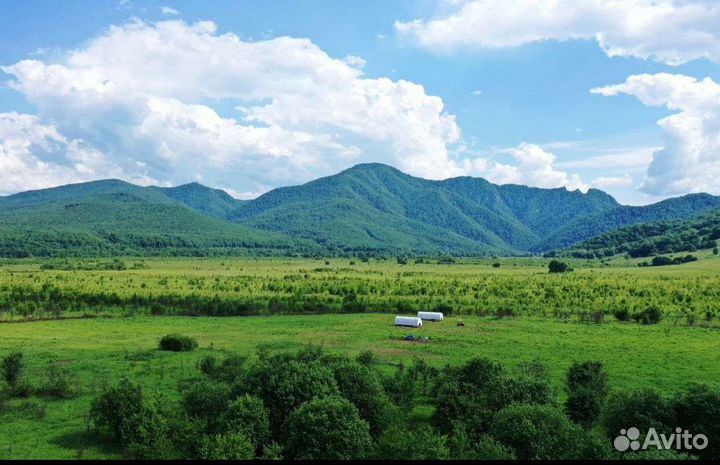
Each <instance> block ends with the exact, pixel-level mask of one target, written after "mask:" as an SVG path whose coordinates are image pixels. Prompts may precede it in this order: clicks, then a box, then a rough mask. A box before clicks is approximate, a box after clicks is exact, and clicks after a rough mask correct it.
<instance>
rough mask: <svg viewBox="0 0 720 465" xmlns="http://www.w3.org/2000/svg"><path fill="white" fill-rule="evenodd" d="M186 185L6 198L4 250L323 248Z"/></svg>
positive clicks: (0, 218) (0, 222)
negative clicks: (262, 225)
mask: <svg viewBox="0 0 720 465" xmlns="http://www.w3.org/2000/svg"><path fill="white" fill-rule="evenodd" d="M183 188H184V186H181V187H177V188H173V189H160V188H155V187H138V186H135V185H132V184H129V183H126V182H123V181H117V180H107V181H96V182H90V183H84V184H74V185H68V186H62V187H58V188H54V189H42V190H38V191H30V192H23V193H20V194H16V195H12V196H9V197H3V198H0V256H5V257H26V256H64V255H73V256H96V255H183V256H202V255H239V254H247V255H269V254H278V253H285V252H287V251H300V250H302V251H316V250H318V249H319V247H317V246H316V245H315V244H310V243H307V244H303V243H301V242H300V241H296V240H293V239H290V238H288V237H285V236H282V235H278V234H273V233H267V232H264V231H257V230H253V229H251V228H248V227H246V226H243V225H239V224H233V223H230V222H228V221H225V220H221V219H216V218H213V217H212V216H209V215H208V214H203V213H205V212H212V213H217V212H218V211H219V210H220V208H221V207H219V206H217V205H215V206H213V205H214V204H212V203H210V202H199V201H198V202H196V201H195V200H196V199H198V198H214V197H213V196H217V197H218V198H219V199H224V197H223V196H221V195H219V194H218V193H217V191H214V190H212V189H208V188H205V187H202V189H204V190H205V191H207V192H204V193H203V192H202V189H197V188H195V187H193V190H194V191H196V192H195V195H194V196H193V195H187V191H185V190H184V189H183ZM223 194H224V193H223ZM225 195H227V194H225ZM178 196H182V199H183V200H182V201H179V200H176V199H175V197H178ZM228 197H229V196H228ZM230 199H232V198H231V197H230ZM233 200H234V199H233ZM193 203H195V204H196V205H195V207H196V208H197V209H198V210H193V209H192V208H191V206H190V205H193ZM186 204H187V205H186ZM220 204H221V202H218V205H220ZM203 210H205V211H204V212H203V213H201V212H202V211H203Z"/></svg>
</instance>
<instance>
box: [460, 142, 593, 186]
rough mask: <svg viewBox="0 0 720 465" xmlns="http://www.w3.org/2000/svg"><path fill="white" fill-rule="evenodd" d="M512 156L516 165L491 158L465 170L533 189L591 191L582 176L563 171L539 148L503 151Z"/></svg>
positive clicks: (525, 146) (470, 162) (470, 163)
mask: <svg viewBox="0 0 720 465" xmlns="http://www.w3.org/2000/svg"><path fill="white" fill-rule="evenodd" d="M499 153H500V154H505V155H509V156H511V157H512V158H513V160H514V161H515V164H506V163H498V162H496V161H494V160H492V159H490V158H476V159H474V160H467V161H466V162H465V165H464V166H465V168H466V169H467V170H468V171H469V172H471V173H473V174H475V175H477V176H482V177H484V178H486V179H487V180H488V181H490V182H493V183H496V184H525V185H528V186H533V187H543V188H557V187H565V188H567V189H568V190H578V189H579V190H581V191H582V192H587V190H588V189H589V186H588V185H587V184H584V183H583V182H582V181H581V179H580V177H579V176H577V175H575V174H568V173H566V172H564V171H559V170H557V168H556V167H555V160H556V157H555V155H553V154H552V153H550V152H548V151H546V150H544V149H543V148H542V147H540V146H539V145H535V144H528V143H523V144H520V145H519V146H517V147H514V148H510V149H504V150H501V151H499Z"/></svg>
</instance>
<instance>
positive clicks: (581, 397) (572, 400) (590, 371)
mask: <svg viewBox="0 0 720 465" xmlns="http://www.w3.org/2000/svg"><path fill="white" fill-rule="evenodd" d="M607 378H608V377H607V373H605V370H604V368H603V364H602V363H601V362H582V363H580V362H574V363H573V364H572V365H571V366H570V368H569V369H568V374H567V388H568V398H567V400H566V401H565V411H566V412H567V414H568V416H569V417H570V418H571V419H572V420H573V421H575V422H577V423H579V424H580V425H582V426H584V427H586V428H589V427H591V426H592V425H594V424H595V422H597V420H598V418H599V416H600V412H601V410H602V406H603V402H604V401H605V396H607V392H608V387H607Z"/></svg>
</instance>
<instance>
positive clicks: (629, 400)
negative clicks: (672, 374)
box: [601, 389, 676, 441]
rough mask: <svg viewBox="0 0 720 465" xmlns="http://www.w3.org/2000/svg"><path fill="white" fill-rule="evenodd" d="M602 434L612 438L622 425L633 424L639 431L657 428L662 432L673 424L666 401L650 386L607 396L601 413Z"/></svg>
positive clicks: (623, 426)
mask: <svg viewBox="0 0 720 465" xmlns="http://www.w3.org/2000/svg"><path fill="white" fill-rule="evenodd" d="M601 422H602V426H603V428H604V430H605V434H606V436H607V437H608V439H610V440H611V441H612V440H613V439H614V438H615V437H616V436H617V435H618V434H619V432H620V430H621V429H623V428H628V427H629V426H634V427H635V428H638V429H639V430H640V431H647V430H649V429H650V428H656V429H657V430H658V432H662V431H663V429H664V428H665V426H666V425H668V426H670V427H673V428H674V427H675V426H676V425H672V424H671V423H672V415H671V413H670V408H669V407H668V403H667V401H666V400H665V399H664V398H663V397H661V396H660V395H659V394H658V393H656V392H655V391H653V390H650V389H643V390H639V391H634V392H618V393H615V394H613V395H611V396H609V397H608V398H607V401H606V402H605V407H604V409H603V413H602V415H601Z"/></svg>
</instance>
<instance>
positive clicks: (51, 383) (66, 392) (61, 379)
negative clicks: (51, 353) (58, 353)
mask: <svg viewBox="0 0 720 465" xmlns="http://www.w3.org/2000/svg"><path fill="white" fill-rule="evenodd" d="M41 392H42V393H43V394H44V395H46V396H49V397H52V398H55V399H68V398H70V397H72V395H73V392H72V387H71V386H70V377H69V375H68V373H67V372H66V371H65V370H63V368H62V366H60V365H59V364H57V363H51V364H50V365H49V366H48V371H47V381H46V382H45V384H44V385H43V386H42V388H41Z"/></svg>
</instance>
